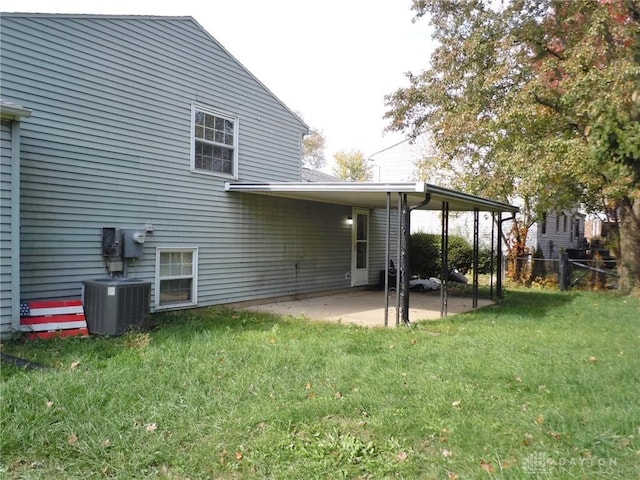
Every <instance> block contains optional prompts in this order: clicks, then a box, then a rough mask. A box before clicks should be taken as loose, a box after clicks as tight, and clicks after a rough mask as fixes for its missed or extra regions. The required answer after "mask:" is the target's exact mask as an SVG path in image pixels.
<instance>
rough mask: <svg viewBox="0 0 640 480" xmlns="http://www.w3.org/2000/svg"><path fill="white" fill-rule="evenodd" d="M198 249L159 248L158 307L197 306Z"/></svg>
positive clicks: (157, 275) (157, 265)
mask: <svg viewBox="0 0 640 480" xmlns="http://www.w3.org/2000/svg"><path fill="white" fill-rule="evenodd" d="M197 267H198V249H197V248H158V249H157V251H156V307H158V308H163V307H172V306H182V305H196V304H197V278H198V277H197V270H198V269H197Z"/></svg>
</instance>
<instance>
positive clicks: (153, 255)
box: [0, 13, 517, 334]
mask: <svg viewBox="0 0 640 480" xmlns="http://www.w3.org/2000/svg"><path fill="white" fill-rule="evenodd" d="M0 35H1V38H0V45H1V48H0V70H1V72H2V75H1V77H0V97H2V105H1V111H2V171H1V173H2V177H1V180H2V183H1V186H2V192H1V197H0V198H1V200H2V209H1V211H0V213H1V215H2V217H1V223H0V225H1V227H2V231H1V237H0V240H1V247H2V263H1V264H0V266H1V268H2V270H1V272H0V281H1V283H0V288H1V290H0V292H1V293H2V299H1V302H0V309H1V313H2V318H1V320H0V327H1V330H0V333H1V334H11V333H13V332H15V331H17V330H19V328H20V318H19V310H20V303H21V302H27V301H32V300H59V299H77V298H80V296H81V295H82V285H83V282H84V281H86V280H89V279H95V278H100V277H103V278H104V277H105V276H107V275H110V274H115V275H116V276H122V275H124V276H126V277H128V278H132V279H139V280H144V281H147V282H150V283H151V298H150V304H151V305H150V307H151V311H155V312H158V311H162V310H170V309H178V308H191V307H202V306H209V305H218V304H226V303H235V302H243V301H253V300H260V299H266V298H275V297H286V296H292V295H299V294H308V293H315V292H325V291H332V290H338V289H344V288H351V287H358V286H367V285H375V284H377V283H378V281H379V278H380V271H381V270H382V269H384V268H385V265H387V264H388V259H389V258H391V256H393V255H395V252H399V251H404V250H406V249H405V248H404V247H403V246H402V242H401V238H402V236H401V235H400V233H399V232H400V231H401V230H403V228H401V227H402V226H403V225H408V220H407V221H406V222H404V223H403V221H401V220H400V219H402V218H405V217H407V218H408V215H407V212H409V211H410V208H414V207H415V208H418V207H419V208H432V209H440V208H441V206H442V208H444V207H445V205H446V207H447V211H448V209H449V208H451V209H452V210H460V209H462V210H473V209H474V208H475V209H478V208H481V209H482V210H483V211H496V212H497V211H514V210H517V209H515V208H514V207H511V206H509V205H505V204H499V203H497V202H493V201H490V200H486V199H480V198H478V197H471V196H469V195H465V194H462V193H460V192H453V191H449V190H445V189H438V188H437V187H433V186H431V185H428V184H424V183H415V184H407V183H402V184H391V183H389V184H380V183H376V184H353V183H349V182H335V181H333V179H331V178H327V177H323V178H319V177H317V176H314V175H313V174H310V172H305V173H304V175H303V169H302V166H301V151H302V139H303V136H304V135H305V134H307V133H308V127H307V125H305V124H304V122H303V121H302V120H301V119H300V118H299V117H298V116H297V115H295V114H294V113H293V112H292V111H291V110H290V109H289V108H287V107H286V106H285V105H284V104H283V103H282V102H281V101H280V100H279V99H278V98H276V97H275V96H274V95H273V94H272V93H271V92H270V91H269V90H268V89H267V88H266V87H265V85H263V84H262V83H261V82H260V81H259V80H258V79H256V77H254V76H253V75H252V74H251V73H250V72H249V71H248V70H247V69H246V68H244V67H243V66H242V65H241V64H240V63H239V62H238V61H237V60H236V59H235V58H234V57H233V56H232V55H231V54H230V53H229V52H228V51H227V50H225V49H224V47H223V46H222V45H220V44H219V43H218V42H217V41H216V40H215V39H214V38H213V37H212V36H211V35H210V34H209V33H207V32H206V31H205V30H204V29H203V28H202V27H201V26H200V25H199V24H198V23H197V22H196V21H195V20H194V19H192V18H191V17H145V16H96V15H50V14H15V13H14V14H1V15H0ZM301 81H302V80H301ZM309 180H311V181H309ZM392 206H395V207H393V208H392ZM394 208H395V209H394ZM392 210H393V211H392ZM399 213H401V215H399ZM396 233H397V237H398V238H397V242H396V241H390V240H389V239H390V237H391V236H394V235H396ZM120 234H122V236H121V235H120ZM120 239H121V240H122V242H120V243H118V241H119V240H120ZM399 246H400V247H399ZM127 252H128V253H127ZM121 256H122V257H124V260H120V257H121ZM404 265H406V263H404ZM407 283H408V280H407ZM405 300H406V301H408V293H407V296H406V297H405ZM405 311H406V308H405Z"/></svg>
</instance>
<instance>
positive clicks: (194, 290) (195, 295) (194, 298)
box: [154, 247, 198, 310]
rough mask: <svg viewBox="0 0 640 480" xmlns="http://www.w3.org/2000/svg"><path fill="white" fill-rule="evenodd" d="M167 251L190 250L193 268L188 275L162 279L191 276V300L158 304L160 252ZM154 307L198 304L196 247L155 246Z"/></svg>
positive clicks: (182, 306)
mask: <svg viewBox="0 0 640 480" xmlns="http://www.w3.org/2000/svg"><path fill="white" fill-rule="evenodd" d="M167 252H192V253H193V268H192V270H193V271H192V274H191V275H190V276H188V277H187V276H177V277H164V278H162V280H175V279H179V278H193V282H192V284H191V288H192V292H191V301H189V302H183V303H172V304H170V305H160V280H161V278H160V254H161V253H167ZM155 269H156V273H155V299H154V304H155V309H156V310H171V309H174V308H184V307H194V306H197V305H198V247H156V265H155Z"/></svg>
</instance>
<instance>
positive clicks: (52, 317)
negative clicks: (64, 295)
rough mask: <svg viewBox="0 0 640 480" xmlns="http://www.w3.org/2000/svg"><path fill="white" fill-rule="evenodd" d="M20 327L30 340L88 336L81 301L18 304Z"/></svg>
mask: <svg viewBox="0 0 640 480" xmlns="http://www.w3.org/2000/svg"><path fill="white" fill-rule="evenodd" d="M20 326H21V328H22V331H23V332H26V333H27V334H28V337H29V338H30V339H32V340H33V339H36V338H53V337H75V336H79V335H83V336H84V335H89V330H88V329H87V320H86V318H85V316H84V308H83V307H82V300H47V301H36V302H27V303H22V304H20Z"/></svg>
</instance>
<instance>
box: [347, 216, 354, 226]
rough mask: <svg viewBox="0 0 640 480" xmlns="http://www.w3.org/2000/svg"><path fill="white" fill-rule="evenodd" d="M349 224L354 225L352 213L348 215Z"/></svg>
mask: <svg viewBox="0 0 640 480" xmlns="http://www.w3.org/2000/svg"><path fill="white" fill-rule="evenodd" d="M347 225H353V218H352V217H351V215H349V216H348V217H347Z"/></svg>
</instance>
